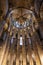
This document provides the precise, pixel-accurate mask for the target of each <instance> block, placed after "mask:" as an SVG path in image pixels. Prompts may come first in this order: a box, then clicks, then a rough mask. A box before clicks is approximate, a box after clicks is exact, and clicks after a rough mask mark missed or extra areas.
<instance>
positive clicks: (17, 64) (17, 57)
mask: <svg viewBox="0 0 43 65" xmlns="http://www.w3.org/2000/svg"><path fill="white" fill-rule="evenodd" d="M19 47H20V46H19V40H18V43H17V53H16V65H19V50H20V49H19Z"/></svg>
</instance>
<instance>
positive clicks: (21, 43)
mask: <svg viewBox="0 0 43 65" xmlns="http://www.w3.org/2000/svg"><path fill="white" fill-rule="evenodd" d="M20 45H23V41H22V37H20Z"/></svg>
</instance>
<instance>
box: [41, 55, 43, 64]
mask: <svg viewBox="0 0 43 65" xmlns="http://www.w3.org/2000/svg"><path fill="white" fill-rule="evenodd" d="M41 63H42V64H43V55H42V56H41Z"/></svg>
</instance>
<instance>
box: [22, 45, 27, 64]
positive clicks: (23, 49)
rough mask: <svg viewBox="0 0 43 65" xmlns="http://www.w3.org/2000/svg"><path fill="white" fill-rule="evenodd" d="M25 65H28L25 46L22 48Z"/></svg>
mask: <svg viewBox="0 0 43 65" xmlns="http://www.w3.org/2000/svg"><path fill="white" fill-rule="evenodd" d="M22 56H23V65H26V50H25V45H24V44H23V46H22Z"/></svg>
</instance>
